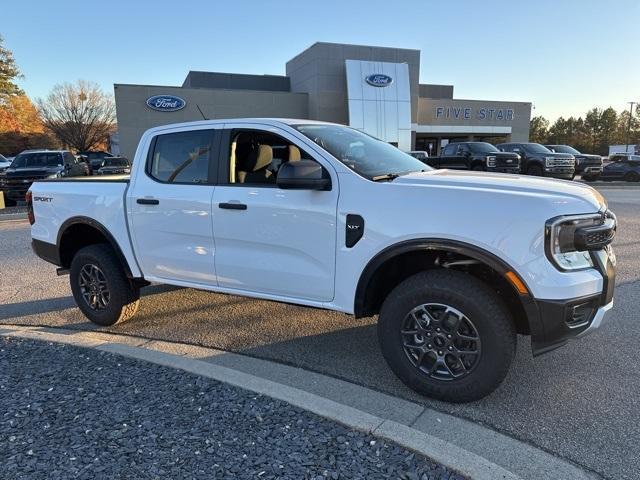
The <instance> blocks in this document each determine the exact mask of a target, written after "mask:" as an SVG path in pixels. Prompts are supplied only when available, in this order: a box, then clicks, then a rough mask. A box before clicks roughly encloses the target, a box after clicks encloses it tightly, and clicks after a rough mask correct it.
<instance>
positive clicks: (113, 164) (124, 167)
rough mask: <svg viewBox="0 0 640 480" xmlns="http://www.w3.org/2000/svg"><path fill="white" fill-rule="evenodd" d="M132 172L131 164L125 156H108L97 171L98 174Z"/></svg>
mask: <svg viewBox="0 0 640 480" xmlns="http://www.w3.org/2000/svg"><path fill="white" fill-rule="evenodd" d="M129 173H131V164H130V163H129V160H128V159H126V158H124V157H107V158H105V159H104V160H103V161H102V165H101V166H100V168H99V169H98V171H97V174H98V175H122V174H125V175H128V174H129Z"/></svg>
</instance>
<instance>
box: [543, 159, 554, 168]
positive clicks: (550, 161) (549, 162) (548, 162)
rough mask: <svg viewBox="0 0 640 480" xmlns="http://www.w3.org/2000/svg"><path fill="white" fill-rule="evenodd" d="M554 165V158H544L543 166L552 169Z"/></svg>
mask: <svg viewBox="0 0 640 480" xmlns="http://www.w3.org/2000/svg"><path fill="white" fill-rule="evenodd" d="M555 163H556V159H555V158H554V157H544V164H545V165H546V166H547V167H553V165H554V164H555Z"/></svg>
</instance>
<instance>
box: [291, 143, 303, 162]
mask: <svg viewBox="0 0 640 480" xmlns="http://www.w3.org/2000/svg"><path fill="white" fill-rule="evenodd" d="M301 158H302V155H301V154H300V149H299V148H298V147H296V146H295V145H289V161H290V162H297V161H299V160H300V159H301Z"/></svg>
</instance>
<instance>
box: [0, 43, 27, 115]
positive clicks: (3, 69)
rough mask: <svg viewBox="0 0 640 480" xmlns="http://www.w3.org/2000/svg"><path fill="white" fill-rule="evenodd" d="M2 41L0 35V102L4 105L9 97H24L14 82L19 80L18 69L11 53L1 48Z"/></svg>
mask: <svg viewBox="0 0 640 480" xmlns="http://www.w3.org/2000/svg"><path fill="white" fill-rule="evenodd" d="M3 43H4V39H3V38H2V36H1V35H0V102H2V103H4V102H5V101H6V99H7V97H9V96H13V95H24V92H23V91H22V90H21V89H20V88H19V87H18V85H16V83H15V80H16V79H18V78H21V77H22V75H21V73H20V69H19V68H18V65H16V61H15V59H14V58H13V53H11V51H10V50H8V49H6V48H5V47H4V46H3Z"/></svg>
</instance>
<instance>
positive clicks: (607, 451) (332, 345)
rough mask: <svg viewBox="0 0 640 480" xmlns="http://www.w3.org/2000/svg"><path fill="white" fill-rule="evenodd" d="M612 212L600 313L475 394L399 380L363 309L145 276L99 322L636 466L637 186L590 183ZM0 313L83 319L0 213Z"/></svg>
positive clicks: (612, 466) (60, 280)
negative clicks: (145, 283)
mask: <svg viewBox="0 0 640 480" xmlns="http://www.w3.org/2000/svg"><path fill="white" fill-rule="evenodd" d="M601 191H602V192H603V193H604V194H605V196H606V197H607V198H608V200H609V202H610V207H611V208H612V209H613V210H614V212H616V214H617V215H618V219H619V231H618V236H617V238H616V240H615V243H614V247H615V250H616V254H617V257H618V265H619V267H618V276H617V280H616V283H617V291H616V297H615V299H616V300H615V301H616V304H615V307H614V310H613V315H612V321H611V322H610V323H608V324H606V325H605V326H604V327H603V328H602V329H600V331H597V332H595V333H594V334H593V335H591V336H588V337H586V338H584V339H581V340H577V341H573V342H571V343H569V344H568V345H567V346H565V347H563V348H561V349H559V350H556V351H553V352H551V353H549V354H547V355H544V356H541V357H538V358H536V359H533V358H532V357H531V354H530V351H529V344H528V341H527V339H526V338H524V337H522V338H520V339H519V340H520V341H519V346H518V352H517V355H516V359H515V361H514V364H513V366H512V368H511V371H510V373H509V375H508V377H507V378H506V380H505V382H504V384H503V385H502V386H501V387H500V388H499V389H498V390H497V391H496V392H495V393H494V394H492V395H491V396H489V397H487V398H485V399H483V400H482V401H479V402H475V403H472V404H466V405H450V404H445V403H441V402H436V401H433V400H430V399H426V398H423V397H420V396H418V395H416V394H415V393H413V392H412V391H411V390H409V389H407V388H406V387H404V386H403V385H402V384H401V383H400V382H399V381H398V380H397V379H396V378H395V377H394V376H393V374H392V373H391V372H390V370H389V369H388V367H387V366H386V364H385V363H384V360H383V359H382V357H381V355H380V353H379V350H378V346H377V340H376V335H375V321H376V319H375V318H371V319H364V320H355V319H353V318H351V317H349V316H347V315H342V314H339V313H332V312H325V311H321V310H316V309H309V308H302V307H295V306H291V305H281V304H277V303H273V302H266V301H258V300H248V299H244V298H239V297H234V296H228V295H216V294H211V293H206V292H200V291H195V290H191V289H181V288H172V287H165V286H151V287H149V288H147V289H146V292H145V296H144V298H143V300H142V302H141V308H140V311H139V313H138V315H137V316H136V317H135V318H134V319H132V320H130V321H129V322H126V323H125V324H123V325H119V326H116V327H112V328H110V329H108V330H111V331H114V332H118V333H123V334H131V335H138V336H143V337H147V338H153V339H161V340H169V341H180V342H186V343H192V344H198V345H205V346H211V347H215V348H219V349H222V350H227V351H233V352H237V353H242V354H245V355H251V356H257V357H261V358H267V359H271V360H275V361H278V362H282V363H286V364H290V365H295V366H299V367H302V368H306V369H310V370H314V371H317V372H321V373H325V374H328V375H332V376H336V377H339V378H343V379H346V380H349V381H352V382H354V383H358V384H362V385H366V386H368V387H371V388H374V389H377V390H380V391H384V392H387V393H390V394H393V395H396V396H398V397H402V398H407V399H410V400H413V401H417V402H421V403H423V404H425V405H427V406H429V407H431V408H435V409H439V410H441V411H445V412H448V413H451V414H454V415H458V416H460V417H464V418H467V419H470V420H473V421H475V422H478V423H481V424H483V425H485V426H489V427H491V428H493V429H495V430H498V431H500V432H502V433H506V434H508V435H511V436H513V437H515V438H518V439H520V440H523V441H526V442H529V443H531V444H533V445H535V446H538V447H540V448H543V449H545V450H547V451H549V452H551V453H553V454H555V455H558V456H561V457H563V458H566V459H568V460H571V461H573V462H575V463H577V464H579V465H581V466H583V467H585V468H588V469H590V470H592V471H594V472H597V473H599V474H601V475H602V476H604V477H606V478H611V479H614V478H615V479H619V478H628V479H633V478H638V472H639V471H640V442H638V441H637V440H638V425H639V424H640V401H639V400H638V398H640V375H638V374H637V372H638V370H639V369H640V357H638V355H637V353H636V352H637V339H638V338H640V323H639V320H640V316H639V314H638V311H637V304H638V301H639V300H640V245H639V243H638V239H639V238H640V215H638V212H639V207H640V193H639V192H638V190H636V189H629V190H626V189H602V190H601ZM0 259H2V263H1V264H0V303H1V304H2V306H0V322H2V323H6V324H23V325H47V326H64V327H66V328H76V329H82V330H94V329H96V327H95V326H94V325H92V324H90V323H89V322H88V321H87V320H86V319H85V318H84V317H83V316H82V315H81V314H80V312H79V311H78V310H77V309H76V308H75V307H74V303H73V299H72V298H71V295H70V291H69V286H68V278H67V277H56V276H55V272H54V267H53V266H51V265H49V264H46V263H44V262H43V261H41V260H39V259H37V258H36V257H35V256H34V255H33V253H32V252H31V249H30V245H29V229H28V224H27V223H26V222H24V221H4V222H0Z"/></svg>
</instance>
